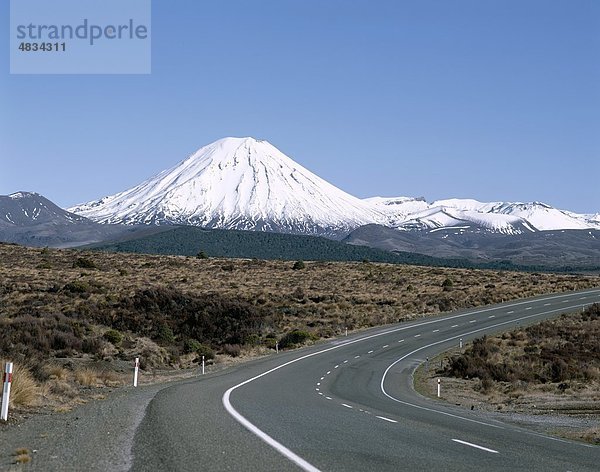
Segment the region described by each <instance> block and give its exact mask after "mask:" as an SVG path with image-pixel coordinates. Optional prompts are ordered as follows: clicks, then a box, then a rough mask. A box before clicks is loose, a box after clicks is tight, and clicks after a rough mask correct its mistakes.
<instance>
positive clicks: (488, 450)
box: [452, 439, 499, 454]
mask: <svg viewBox="0 0 600 472" xmlns="http://www.w3.org/2000/svg"><path fill="white" fill-rule="evenodd" d="M452 441H454V442H457V443H460V444H464V445H465V446H470V447H474V448H476V449H481V450H482V451H487V452H493V453H494V454H499V452H498V451H494V450H493V449H489V448H487V447H483V446H479V445H478V444H473V443H470V442H467V441H461V440H460V439H453V440H452Z"/></svg>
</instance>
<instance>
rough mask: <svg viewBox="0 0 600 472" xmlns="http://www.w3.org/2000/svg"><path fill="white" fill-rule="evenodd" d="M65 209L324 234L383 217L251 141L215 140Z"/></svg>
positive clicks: (120, 218) (105, 216)
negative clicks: (127, 185)
mask: <svg viewBox="0 0 600 472" xmlns="http://www.w3.org/2000/svg"><path fill="white" fill-rule="evenodd" d="M69 210H70V211H72V212H74V213H77V214H79V215H82V216H85V217H88V218H90V219H92V220H94V221H97V222H102V223H126V224H133V223H146V224H161V223H173V224H190V225H196V226H206V227H212V228H228V229H248V230H264V231H281V232H291V233H304V234H325V235H336V234H342V233H345V232H348V231H350V230H351V229H353V228H356V227H358V226H361V225H364V224H368V223H374V222H376V223H380V224H385V223H386V222H387V218H386V216H385V215H384V214H383V212H381V211H380V210H378V209H377V208H376V207H374V206H373V205H371V204H369V203H366V202H364V201H362V200H360V199H358V198H356V197H353V196H352V195H349V194H347V193H345V192H343V191H342V190H340V189H338V188H337V187H334V186H333V185H331V184H330V183H328V182H326V181H325V180H323V179H321V178H320V177H318V176H316V175H314V174H313V173H311V172H309V171H308V170H306V169H305V168H303V167H302V166H300V165H299V164H297V163H296V162H294V161H293V160H292V159H290V158H289V157H287V156H286V155H285V154H283V153H282V152H281V151H279V150H278V149H277V148H275V147H274V146H273V145H271V144H270V143H268V142H266V141H260V140H256V139H253V138H224V139H221V140H219V141H216V142H214V143H212V144H209V145H207V146H204V147H203V148H201V149H199V150H198V151H196V152H195V153H194V154H192V155H191V156H190V157H188V158H187V159H185V160H184V161H182V162H180V163H179V164H177V165H175V166H174V167H172V168H170V169H168V170H165V171H163V172H161V173H159V174H157V175H156V176H154V177H151V178H150V179H148V180H146V181H145V182H143V183H141V184H140V185H137V186H135V187H133V188H132V189H130V190H126V191H124V192H121V193H118V194H116V195H112V196H108V197H105V198H102V199H100V200H98V201H94V202H89V203H85V204H81V205H77V206H75V207H73V208H70V209H69Z"/></svg>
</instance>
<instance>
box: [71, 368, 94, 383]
mask: <svg viewBox="0 0 600 472" xmlns="http://www.w3.org/2000/svg"><path fill="white" fill-rule="evenodd" d="M75 381H76V382H77V383H78V384H79V385H83V386H85V387H95V386H96V385H97V384H98V382H99V378H98V372H96V371H95V370H94V369H91V368H89V367H85V368H81V369H78V370H76V371H75Z"/></svg>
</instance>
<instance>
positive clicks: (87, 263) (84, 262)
mask: <svg viewBox="0 0 600 472" xmlns="http://www.w3.org/2000/svg"><path fill="white" fill-rule="evenodd" d="M73 267H79V268H81V269H97V268H98V266H97V265H96V263H95V262H94V261H92V260H91V259H88V258H87V257H78V258H77V259H76V260H75V262H74V263H73Z"/></svg>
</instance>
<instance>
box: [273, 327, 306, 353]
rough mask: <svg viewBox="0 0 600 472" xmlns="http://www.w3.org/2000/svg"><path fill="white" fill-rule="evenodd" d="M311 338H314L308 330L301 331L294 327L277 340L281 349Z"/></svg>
mask: <svg viewBox="0 0 600 472" xmlns="http://www.w3.org/2000/svg"><path fill="white" fill-rule="evenodd" d="M311 339H314V337H313V335H312V334H310V333H309V332H308V331H301V330H299V329H295V330H293V331H290V332H289V333H287V334H285V335H284V336H283V337H282V338H281V339H280V340H279V347H280V348H282V349H285V348H289V347H294V346H296V345H298V344H302V343H304V342H306V341H308V340H311Z"/></svg>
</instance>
